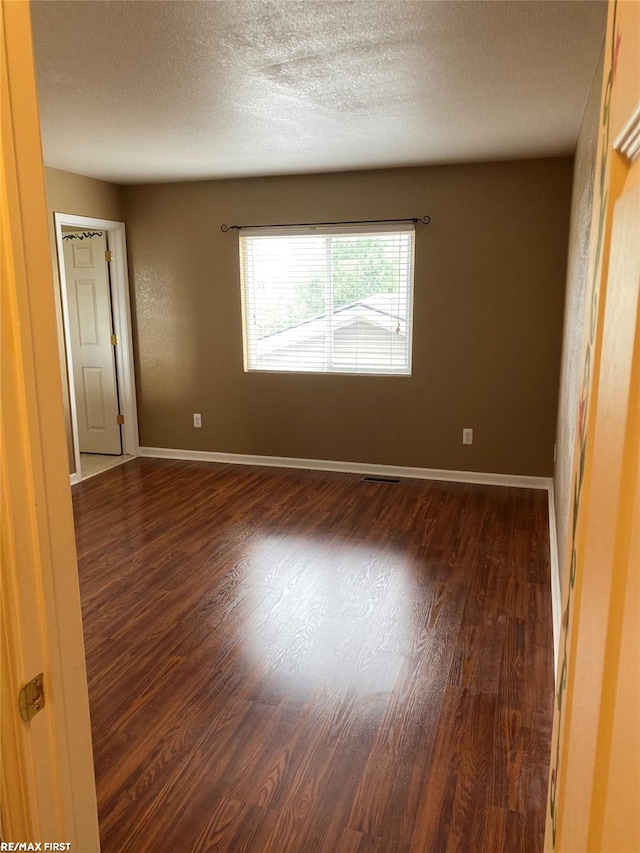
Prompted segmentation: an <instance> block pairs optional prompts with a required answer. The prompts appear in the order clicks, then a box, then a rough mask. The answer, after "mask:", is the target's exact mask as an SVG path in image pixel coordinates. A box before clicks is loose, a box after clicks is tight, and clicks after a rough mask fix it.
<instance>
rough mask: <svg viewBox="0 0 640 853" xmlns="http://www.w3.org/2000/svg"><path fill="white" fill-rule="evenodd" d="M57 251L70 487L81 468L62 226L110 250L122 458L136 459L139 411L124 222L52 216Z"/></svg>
mask: <svg viewBox="0 0 640 853" xmlns="http://www.w3.org/2000/svg"><path fill="white" fill-rule="evenodd" d="M53 216H54V223H55V236H56V248H57V250H58V270H59V272H60V296H61V301H62V322H63V327H64V347H65V355H66V359H67V387H68V389H69V411H70V415H71V438H72V442H73V457H74V459H75V467H76V470H75V473H74V474H71V475H70V480H71V485H74V484H75V483H79V482H80V481H81V480H82V468H81V467H80V443H79V441H78V410H77V404H76V395H75V391H74V385H73V353H72V347H71V330H70V323H69V302H68V299H67V278H66V271H65V264H64V250H63V246H64V244H63V242H62V238H63V233H62V228H63V227H64V226H67V227H72V228H78V229H83V230H87V231H106V232H107V243H108V246H109V251H110V252H112V254H113V260H112V261H111V262H110V264H109V277H110V281H111V307H112V313H113V333H114V334H115V335H117V337H118V345H117V346H116V348H115V355H116V359H115V361H116V377H117V383H118V399H119V403H120V413H121V414H122V415H124V424H123V425H122V455H123V456H138V455H139V453H140V438H139V435H138V410H137V405H136V385H135V373H134V366H133V336H132V332H131V307H130V300H129V274H128V271H127V241H126V234H125V225H124V222H115V221H113V220H111V219H95V218H92V217H89V216H76V215H75V214H71V213H54V215H53Z"/></svg>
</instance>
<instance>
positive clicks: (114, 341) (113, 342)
mask: <svg viewBox="0 0 640 853" xmlns="http://www.w3.org/2000/svg"><path fill="white" fill-rule="evenodd" d="M111 346H114V347H117V346H118V336H117V335H111Z"/></svg>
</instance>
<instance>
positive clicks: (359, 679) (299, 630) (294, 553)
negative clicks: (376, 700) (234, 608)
mask: <svg viewBox="0 0 640 853" xmlns="http://www.w3.org/2000/svg"><path fill="white" fill-rule="evenodd" d="M243 562H244V565H245V568H246V574H245V583H247V584H248V593H247V595H246V596H245V597H244V600H243V605H242V606H243V608H244V610H245V616H244V619H243V622H244V627H245V631H246V633H245V635H244V637H243V647H244V649H245V653H246V654H247V655H248V656H250V658H251V661H250V663H251V665H252V666H257V668H258V669H259V670H260V671H261V672H262V673H263V683H264V680H266V681H267V682H268V683H269V684H271V685H272V686H273V687H274V688H276V687H277V685H278V684H280V685H281V687H282V688H283V689H285V688H286V690H288V691H290V690H291V689H292V687H294V688H295V690H296V692H297V693H298V694H300V693H301V692H304V693H309V692H313V691H314V690H316V689H317V688H319V687H323V688H331V689H336V688H337V689H341V690H345V691H349V692H352V691H357V692H358V693H361V694H370V693H372V692H373V693H383V694H385V695H386V694H388V693H390V692H391V690H392V689H393V686H394V684H395V682H396V678H397V675H398V671H399V668H400V666H401V664H402V662H403V656H404V655H411V653H412V641H413V638H414V636H415V626H414V618H415V617H416V616H418V617H419V614H414V612H413V608H412V603H413V602H414V601H415V595H412V592H411V590H412V586H413V585H414V584H415V579H414V578H413V577H412V575H411V571H410V569H409V567H408V566H407V565H406V562H405V561H404V560H403V559H402V558H401V557H399V556H398V555H397V554H394V553H393V552H390V551H389V549H385V548H376V547H374V546H371V545H370V544H368V545H361V546H354V545H353V543H352V544H349V545H348V546H345V547H344V548H342V547H341V546H340V545H335V544H333V545H329V544H323V543H318V542H317V541H314V540H312V539H305V538H303V537H296V536H291V535H285V536H280V537H277V536H264V537H262V538H260V539H258V540H257V541H254V542H253V543H251V544H250V545H249V548H248V550H247V555H246V562H245V561H244V560H243ZM265 587H266V588H267V589H268V592H265ZM363 589H366V590H367V591H368V594H367V595H366V596H363V594H362V590H363Z"/></svg>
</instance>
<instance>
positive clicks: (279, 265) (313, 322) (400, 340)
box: [240, 224, 414, 375]
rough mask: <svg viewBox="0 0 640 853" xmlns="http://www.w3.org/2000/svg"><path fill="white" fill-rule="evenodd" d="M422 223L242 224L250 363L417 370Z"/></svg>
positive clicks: (302, 368) (255, 366)
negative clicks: (417, 241) (415, 312)
mask: <svg viewBox="0 0 640 853" xmlns="http://www.w3.org/2000/svg"><path fill="white" fill-rule="evenodd" d="M413 247H414V227H413V225H404V224H403V225H402V227H401V228H400V229H399V228H398V226H397V225H396V226H394V227H387V226H384V225H383V226H382V227H381V226H380V225H376V226H368V227H357V228H354V227H353V226H351V227H350V228H349V227H332V228H327V227H312V228H286V229H282V228H278V229H270V230H267V229H245V230H243V231H241V232H240V263H241V277H242V297H243V323H244V366H245V370H275V371H293V372H309V373H356V374H362V373H377V374H405V375H408V374H410V373H411V327H412V296H413Z"/></svg>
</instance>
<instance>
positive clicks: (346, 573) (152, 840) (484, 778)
mask: <svg viewBox="0 0 640 853" xmlns="http://www.w3.org/2000/svg"><path fill="white" fill-rule="evenodd" d="M73 496H74V508H75V517H76V527H77V542H78V556H79V564H80V586H81V593H82V601H83V615H84V630H85V641H86V652H87V666H88V674H89V695H90V701H91V715H92V728H93V743H94V754H95V767H96V777H97V788H98V807H99V814H100V831H101V839H102V851H103V853H145V851H153V853H165V851H167V853H169V851H171V853H195V851H207V850H212V851H213V850H215V851H230V853H240V851H253V853H298V851H301V853H321V851H322V853H355V852H356V851H358V853H364V851H367V853H409V851H411V852H412V853H414V852H415V853H422V851H433V853H440V852H441V851H442V853H445V851H454V850H456V851H465V853H466V851H482V853H499V851H506V853H518V851H541V850H542V842H543V831H544V818H545V804H546V790H547V775H548V759H549V748H550V734H551V718H552V697H553V675H552V662H553V652H552V636H551V601H550V583H549V548H548V528H547V504H546V493H545V492H542V491H534V490H524V489H508V488H503V487H489V486H470V485H462V484H453V483H438V482H432V481H429V482H427V481H418V480H405V481H402V482H401V483H400V484H398V485H389V484H380V483H367V482H362V481H361V478H360V477H358V476H357V475H351V474H331V473H316V472H310V471H292V470H276V469H268V468H254V467H239V466H230V465H212V464H207V463H190V462H172V461H165V460H152V459H137V460H134V461H132V462H129V463H127V464H126V465H123V466H120V467H118V468H115V469H113V470H111V471H108V472H106V473H104V474H101V475H99V476H97V477H95V478H93V479H91V480H88V481H86V482H84V483H81V484H80V485H79V486H76V487H75V488H74V490H73Z"/></svg>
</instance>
